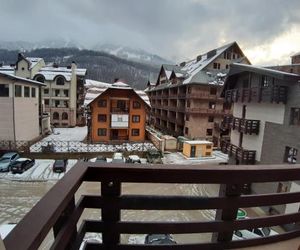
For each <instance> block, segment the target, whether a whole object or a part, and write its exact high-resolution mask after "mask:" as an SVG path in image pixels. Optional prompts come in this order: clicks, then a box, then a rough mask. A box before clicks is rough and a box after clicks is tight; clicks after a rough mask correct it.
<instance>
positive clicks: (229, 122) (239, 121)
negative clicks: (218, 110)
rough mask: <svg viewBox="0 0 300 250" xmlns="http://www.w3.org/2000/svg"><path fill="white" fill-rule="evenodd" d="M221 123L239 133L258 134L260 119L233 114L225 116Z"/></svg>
mask: <svg viewBox="0 0 300 250" xmlns="http://www.w3.org/2000/svg"><path fill="white" fill-rule="evenodd" d="M223 124H224V127H225V128H228V129H233V130H237V131H238V132H240V133H244V134H250V135H251V134H257V135H258V133H259V125H260V121H259V120H250V119H243V118H237V117H233V116H225V117H224V120H223Z"/></svg>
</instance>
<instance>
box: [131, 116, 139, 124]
mask: <svg viewBox="0 0 300 250" xmlns="http://www.w3.org/2000/svg"><path fill="white" fill-rule="evenodd" d="M132 122H133V123H139V122H140V116H139V115H133V116H132Z"/></svg>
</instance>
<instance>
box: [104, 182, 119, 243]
mask: <svg viewBox="0 0 300 250" xmlns="http://www.w3.org/2000/svg"><path fill="white" fill-rule="evenodd" d="M120 194H121V183H120V182H117V181H102V182H101V195H102V197H103V200H104V205H103V208H102V209H101V218H102V221H103V224H104V230H103V232H102V242H103V245H104V246H105V249H110V247H115V246H116V245H117V244H119V243H120V234H119V233H118V232H117V230H116V223H117V222H118V221H120V218H121V215H120V209H119V208H118V207H117V206H116V204H117V199H118V197H119V196H120Z"/></svg>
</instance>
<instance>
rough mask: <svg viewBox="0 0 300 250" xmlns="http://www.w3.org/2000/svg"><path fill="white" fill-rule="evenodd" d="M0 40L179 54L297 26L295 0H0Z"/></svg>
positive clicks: (270, 36)
mask: <svg viewBox="0 0 300 250" xmlns="http://www.w3.org/2000/svg"><path fill="white" fill-rule="evenodd" d="M0 6H1V8H0V23H1V25H0V31H1V39H2V40H7V41H9V40H23V41H30V42H35V41H41V40H46V39H65V40H68V39H69V40H72V41H76V42H78V43H80V44H82V45H84V46H86V47H92V46H94V45H95V44H97V43H114V44H121V45H129V46H132V47H138V48H143V49H145V50H148V51H150V52H153V53H156V54H159V55H161V56H164V57H167V58H173V59H176V60H182V59H183V58H186V57H193V56H195V55H196V54H198V53H201V52H205V51H206V50H209V49H211V48H213V47H216V46H218V45H221V44H222V43H223V42H231V41H234V40H236V41H237V42H238V43H239V44H240V45H241V46H242V47H243V48H251V47H254V46H257V45H259V44H261V43H268V42H269V43H271V42H272V41H273V40H274V39H275V38H276V37H278V36H280V34H282V33H283V32H284V31H287V30H288V29H289V28H290V27H291V26H293V25H297V26H299V23H300V17H299V14H298V13H299V11H300V2H299V0H272V1H271V0H252V1H248V0H239V1H237V0H210V1H209V0H185V1H182V0H160V1H159V0H151V1H146V0H112V1H109V0H85V1H80V0H27V1H18V0H0Z"/></svg>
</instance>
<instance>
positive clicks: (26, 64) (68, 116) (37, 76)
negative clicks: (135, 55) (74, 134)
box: [0, 53, 86, 127]
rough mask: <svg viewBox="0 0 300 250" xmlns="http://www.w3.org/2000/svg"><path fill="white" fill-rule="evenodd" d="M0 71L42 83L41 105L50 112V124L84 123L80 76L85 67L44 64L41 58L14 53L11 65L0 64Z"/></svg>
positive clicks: (72, 124)
mask: <svg viewBox="0 0 300 250" xmlns="http://www.w3.org/2000/svg"><path fill="white" fill-rule="evenodd" d="M0 72H3V73H7V74H10V75H15V76H18V77H23V78H27V79H32V80H35V81H38V82H41V83H45V88H43V89H42V91H41V93H40V94H41V97H42V105H43V106H44V110H45V112H48V113H50V117H51V124H52V125H53V126H57V127H73V126H76V125H77V126H83V125H85V116H84V108H83V103H84V80H85V76H86V69H80V68H77V66H76V64H75V63H74V62H73V63H72V65H71V66H67V67H59V66H58V65H57V64H55V63H51V64H47V65H46V63H45V61H44V59H43V58H33V57H25V56H24V55H23V54H21V53H20V54H19V55H18V60H17V62H16V64H15V65H11V66H3V65H2V66H0Z"/></svg>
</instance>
